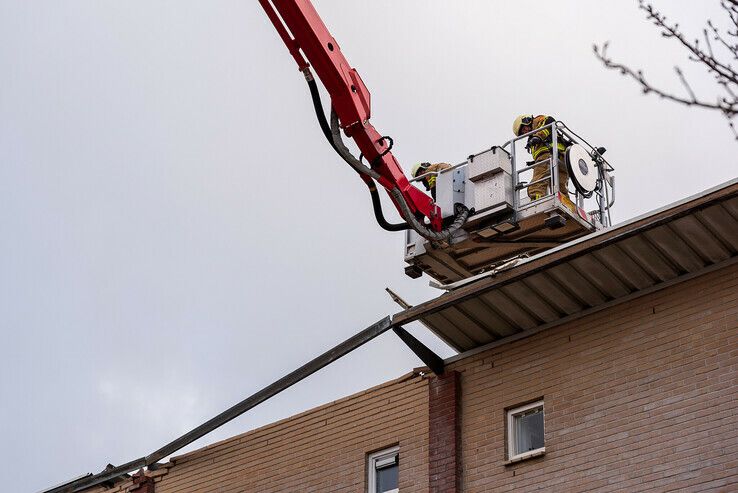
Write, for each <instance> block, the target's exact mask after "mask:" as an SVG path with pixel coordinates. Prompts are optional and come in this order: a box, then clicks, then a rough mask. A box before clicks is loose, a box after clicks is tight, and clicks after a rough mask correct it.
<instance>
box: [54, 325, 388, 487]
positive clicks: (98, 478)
mask: <svg viewBox="0 0 738 493" xmlns="http://www.w3.org/2000/svg"><path fill="white" fill-rule="evenodd" d="M391 328H392V319H391V318H390V317H389V316H387V317H385V318H383V319H382V320H379V321H378V322H376V323H374V324H372V325H370V326H369V327H367V328H366V329H364V330H362V331H361V332H359V333H358V334H356V335H354V336H352V337H349V338H348V339H346V340H345V341H343V342H342V343H340V344H338V345H337V346H335V347H333V348H332V349H329V350H328V351H326V352H325V353H323V354H321V355H320V356H318V357H317V358H314V359H313V360H311V361H310V362H308V363H306V364H304V365H303V366H301V367H300V368H298V369H297V370H294V371H293V372H291V373H289V374H287V375H285V376H284V377H282V378H280V379H279V380H277V381H276V382H274V383H272V384H270V385H267V386H266V387H264V388H263V389H261V390H260V391H258V392H256V393H255V394H253V395H251V396H249V397H247V398H246V399H244V400H242V401H241V402H239V403H238V404H236V405H234V406H232V407H230V408H229V409H227V410H225V411H223V412H222V413H220V414H218V415H217V416H215V417H214V418H212V419H210V420H208V421H206V422H205V423H203V424H201V425H200V426H198V427H197V428H195V429H193V430H192V431H189V432H187V433H185V434H184V435H182V436H181V437H179V438H177V439H176V440H173V441H171V442H169V443H168V444H166V445H164V446H163V447H161V448H160V449H159V450H156V451H155V452H153V453H151V454H149V455H147V456H145V457H141V458H139V459H135V460H132V461H130V462H126V463H125V464H122V465H120V466H116V467H112V468H106V469H105V470H103V471H102V472H99V473H98V474H95V475H92V476H85V477H84V478H81V479H78V480H76V481H71V482H68V483H65V484H63V485H60V486H56V487H53V488H50V489H48V490H44V491H43V492H41V493H73V492H77V491H81V490H84V489H87V488H90V487H91V486H95V485H98V484H100V483H104V482H106V481H109V480H111V479H114V478H116V477H118V476H121V475H123V474H126V473H129V472H132V471H135V470H137V469H140V468H142V467H149V468H151V469H153V468H154V467H152V466H154V464H156V463H157V462H158V461H159V460H161V459H164V458H165V457H168V456H169V455H171V454H173V453H174V452H176V451H178V450H180V449H181V448H183V447H185V446H187V445H189V444H190V443H192V442H194V441H195V440H197V439H198V438H201V437H203V436H204V435H206V434H208V433H210V432H211V431H213V430H215V429H216V428H218V427H220V426H223V425H224V424H226V423H227V422H229V421H231V420H232V419H234V418H237V417H238V416H240V415H242V414H243V413H245V412H246V411H248V410H249V409H251V408H253V407H255V406H257V405H259V404H261V403H262V402H264V401H265V400H267V399H269V398H271V397H274V396H275V395H277V394H279V393H280V392H282V391H283V390H285V389H287V388H289V387H291V386H293V385H295V384H296V383H298V382H300V381H301V380H304V379H305V378H307V377H309V376H310V375H312V374H313V373H315V372H317V371H318V370H320V369H321V368H324V367H326V366H328V365H330V364H331V363H333V362H334V361H336V360H337V359H339V358H341V357H343V356H345V355H347V354H348V353H350V352H351V351H353V350H354V349H357V348H359V347H361V346H363V345H364V344H366V343H367V342H369V341H371V340H372V339H374V338H375V337H377V336H379V335H381V334H383V333H385V332H387V331H388V330H389V329H391Z"/></svg>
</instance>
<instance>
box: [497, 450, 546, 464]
mask: <svg viewBox="0 0 738 493" xmlns="http://www.w3.org/2000/svg"><path fill="white" fill-rule="evenodd" d="M544 455H546V449H545V448H539V449H538V450H531V451H530V452H526V453H525V454H522V455H518V456H517V457H513V458H512V459H510V460H507V461H505V462H504V465H506V466H509V465H511V464H517V463H518V462H522V461H524V460H528V459H536V458H538V457H543V456H544Z"/></svg>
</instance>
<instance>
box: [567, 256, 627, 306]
mask: <svg viewBox="0 0 738 493" xmlns="http://www.w3.org/2000/svg"><path fill="white" fill-rule="evenodd" d="M571 265H573V266H574V267H575V268H576V269H577V271H578V272H579V274H580V275H582V276H583V277H585V278H586V279H587V280H588V281H589V282H591V283H592V284H593V285H595V286H596V287H597V289H599V290H600V292H602V293H603V294H605V295H606V296H607V297H608V298H610V299H612V298H617V297H619V296H625V295H626V294H630V291H631V290H630V289H628V287H627V286H625V285H624V284H623V282H622V281H621V280H620V279H619V278H618V277H617V276H616V275H615V274H613V273H612V271H610V270H609V269H608V268H607V267H605V265H604V264H602V263H601V262H600V261H599V260H597V258H596V257H595V256H594V255H585V256H583V257H579V258H575V259H573V260H572V261H571Z"/></svg>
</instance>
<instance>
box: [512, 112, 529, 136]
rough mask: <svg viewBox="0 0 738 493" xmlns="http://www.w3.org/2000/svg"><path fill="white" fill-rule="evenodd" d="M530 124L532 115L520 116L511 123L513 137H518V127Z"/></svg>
mask: <svg viewBox="0 0 738 493" xmlns="http://www.w3.org/2000/svg"><path fill="white" fill-rule="evenodd" d="M531 123H533V115H520V116H519V117H517V118H516V119H515V121H514V122H513V126H512V131H513V133H514V134H515V135H520V127H522V126H523V125H530V124H531Z"/></svg>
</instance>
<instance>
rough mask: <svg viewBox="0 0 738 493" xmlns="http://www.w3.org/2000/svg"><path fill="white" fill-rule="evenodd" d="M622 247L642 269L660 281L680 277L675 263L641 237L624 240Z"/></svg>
mask: <svg viewBox="0 0 738 493" xmlns="http://www.w3.org/2000/svg"><path fill="white" fill-rule="evenodd" d="M620 247H621V248H622V249H623V251H625V253H627V254H628V255H629V256H630V258H632V259H633V260H634V261H635V262H637V263H638V265H639V266H640V267H641V269H643V270H645V271H646V272H648V273H649V274H650V275H651V276H652V277H653V278H655V279H657V280H658V281H662V282H663V281H668V280H670V279H674V278H675V277H676V276H678V275H679V272H678V271H677V270H676V269H675V267H674V264H673V262H671V261H668V260H666V259H665V258H664V256H663V255H662V254H661V253H660V252H659V251H658V250H656V249H654V247H652V246H651V245H650V243H649V242H647V241H646V239H645V238H643V237H641V236H635V237H632V238H628V239H626V240H623V241H622V242H621V243H620Z"/></svg>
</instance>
